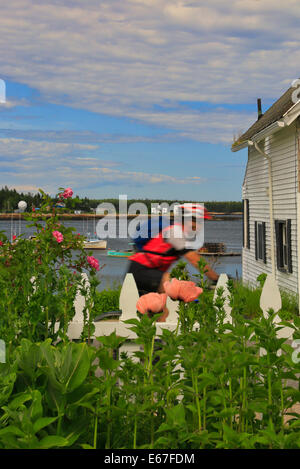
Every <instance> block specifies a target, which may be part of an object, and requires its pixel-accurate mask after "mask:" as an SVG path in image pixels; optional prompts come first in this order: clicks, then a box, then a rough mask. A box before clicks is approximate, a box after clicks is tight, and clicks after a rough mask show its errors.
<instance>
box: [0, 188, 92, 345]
mask: <svg viewBox="0 0 300 469" xmlns="http://www.w3.org/2000/svg"><path fill="white" fill-rule="evenodd" d="M61 191H63V189H60V193H59V194H58V196H57V197H58V199H59V198H60V194H61ZM40 192H41V194H42V201H43V203H42V206H41V210H40V212H39V215H38V216H37V217H36V216H34V217H33V216H31V215H27V220H28V222H29V223H30V224H29V225H28V226H31V227H34V228H35V238H34V239H32V240H28V239H25V238H24V237H23V235H21V236H19V237H17V238H16V239H15V240H13V241H12V242H10V241H9V240H8V239H7V237H6V236H5V235H4V234H3V233H0V241H1V242H0V291H1V294H0V316H1V323H0V337H1V339H2V340H4V341H5V342H6V344H7V346H8V348H11V347H13V346H15V345H18V344H19V343H20V340H21V339H22V338H27V339H29V340H32V341H33V342H35V341H40V340H44V339H47V338H48V337H51V338H52V339H53V340H58V339H59V340H64V341H66V340H67V329H68V324H69V322H70V321H71V320H72V318H73V317H74V314H75V309H74V299H75V296H76V293H77V291H80V292H81V293H82V294H83V296H84V297H85V299H86V308H85V311H86V315H85V319H86V322H89V320H90V318H89V313H88V311H90V310H91V307H92V303H93V299H92V297H93V295H94V292H95V290H96V287H97V285H98V284H99V281H98V279H97V276H96V271H95V269H94V268H92V267H91V266H90V264H89V263H88V262H87V257H86V253H85V251H84V249H83V239H84V238H83V236H80V235H75V234H74V232H73V231H74V228H66V227H64V226H63V225H62V224H61V223H60V221H59V210H55V208H54V205H55V203H56V201H54V202H52V201H51V199H50V198H49V197H48V196H47V195H46V194H45V193H44V192H43V191H42V190H41V191H40ZM49 207H50V210H51V212H50V213H51V216H50V217H49V216H48V215H49ZM55 232H59V234H60V238H58V239H59V241H58V240H57V238H55V236H54V233H55ZM61 239H62V240H61ZM84 271H85V272H89V274H90V285H91V287H90V290H89V291H88V290H87V288H86V287H85V285H84V282H83V280H82V277H81V273H82V272H84Z"/></svg>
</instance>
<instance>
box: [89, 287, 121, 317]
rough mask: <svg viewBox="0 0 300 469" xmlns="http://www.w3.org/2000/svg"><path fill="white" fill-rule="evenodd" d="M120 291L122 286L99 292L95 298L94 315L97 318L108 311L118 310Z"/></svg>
mask: <svg viewBox="0 0 300 469" xmlns="http://www.w3.org/2000/svg"><path fill="white" fill-rule="evenodd" d="M120 291H121V286H120V285H119V286H117V287H115V288H107V289H105V290H102V291H97V292H96V294H95V298H94V306H93V315H94V316H96V315H100V314H102V313H106V312H108V311H116V310H118V309H119V299H120Z"/></svg>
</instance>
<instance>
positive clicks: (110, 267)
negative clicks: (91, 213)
mask: <svg viewBox="0 0 300 469" xmlns="http://www.w3.org/2000/svg"><path fill="white" fill-rule="evenodd" d="M62 223H63V224H64V225H65V226H66V227H70V226H72V227H74V228H75V229H76V233H80V234H84V235H87V233H91V234H93V233H94V232H95V222H94V221H93V220H84V221H81V220H70V221H68V220H63V221H62ZM27 224H28V222H27V221H24V220H22V221H14V222H13V223H11V222H10V221H7V220H0V231H4V232H5V233H6V235H7V236H8V237H9V239H10V238H11V234H16V235H19V234H20V233H23V234H24V235H25V237H26V238H27V237H29V236H30V235H32V234H33V233H34V230H33V228H28V227H27V226H26V225H27ZM130 241H131V240H130V238H126V239H124V238H123V239H120V238H116V239H108V242H107V248H108V249H128V248H129V246H128V243H129V242H130ZM205 242H223V243H225V245H226V249H227V251H234V252H237V251H238V252H240V251H241V250H242V220H241V219H237V220H228V221H226V220H225V221H224V220H219V221H216V220H209V221H206V222H205ZM87 252H88V253H89V255H91V254H90V253H91V251H87ZM93 256H94V257H96V258H97V259H98V260H99V262H100V265H104V268H103V269H102V270H101V271H100V272H99V274H98V275H99V279H100V280H101V284H100V286H99V289H100V290H101V289H104V288H106V287H109V286H113V285H114V284H118V283H121V282H122V281H123V278H124V275H125V274H126V271H127V267H128V259H122V258H117V257H116V258H113V257H109V256H107V254H106V251H101V250H100V251H94V252H93ZM208 262H212V261H211V259H210V258H208ZM213 268H214V269H215V270H216V271H217V272H218V273H222V272H225V273H227V274H230V275H232V276H234V277H235V275H236V272H237V273H238V276H239V277H241V274H242V266H241V257H223V258H220V260H218V261H217V264H214V265H213ZM188 269H189V271H190V273H191V274H193V273H197V271H196V269H195V268H194V267H192V266H190V265H189V267H188Z"/></svg>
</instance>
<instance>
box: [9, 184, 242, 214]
mask: <svg viewBox="0 0 300 469" xmlns="http://www.w3.org/2000/svg"><path fill="white" fill-rule="evenodd" d="M20 200H25V202H27V205H28V209H30V210H31V208H32V207H40V204H41V203H42V197H41V194H40V193H37V194H35V195H34V194H31V193H27V194H24V193H18V192H17V191H16V190H15V189H8V187H4V188H2V189H0V211H2V212H5V211H7V212H12V211H13V210H14V208H15V207H17V204H18V202H19V201H20ZM51 200H52V202H53V201H54V200H55V198H54V199H51ZM64 202H65V205H66V209H67V211H70V210H82V211H83V212H85V213H87V212H90V210H91V209H95V208H96V207H97V206H98V205H99V204H101V203H104V202H105V203H111V204H112V205H113V206H114V207H115V210H116V212H118V209H119V200H118V199H114V198H111V199H89V198H88V197H83V198H79V197H78V196H76V198H73V199H67V200H65V201H64ZM136 202H142V203H144V204H145V205H146V206H147V209H148V213H151V204H152V203H153V204H155V203H156V204H161V203H167V204H169V205H170V206H171V205H172V204H173V203H175V202H178V203H185V202H194V201H187V200H158V199H157V200H154V199H151V200H150V199H129V200H128V201H127V203H128V205H131V204H133V203H136ZM203 203H204V205H205V207H206V208H207V210H209V211H212V212H221V213H232V212H241V211H242V202H241V201H224V202H220V201H207V202H203Z"/></svg>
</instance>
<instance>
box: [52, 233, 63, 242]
mask: <svg viewBox="0 0 300 469" xmlns="http://www.w3.org/2000/svg"><path fill="white" fill-rule="evenodd" d="M52 235H53V236H54V238H55V239H56V241H57V242H58V243H62V242H63V240H64V237H63V235H62V234H61V232H60V231H52Z"/></svg>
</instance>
